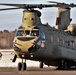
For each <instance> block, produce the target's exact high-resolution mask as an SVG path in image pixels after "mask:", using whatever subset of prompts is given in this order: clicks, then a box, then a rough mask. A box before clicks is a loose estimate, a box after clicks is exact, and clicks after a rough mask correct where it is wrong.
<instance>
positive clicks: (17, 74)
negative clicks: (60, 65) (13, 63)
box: [0, 67, 76, 75]
mask: <svg viewBox="0 0 76 75" xmlns="http://www.w3.org/2000/svg"><path fill="white" fill-rule="evenodd" d="M0 75H76V70H66V71H63V70H62V71H61V70H55V69H54V68H48V67H46V68H43V69H40V68H37V67H29V68H27V71H18V70H17V68H16V67H0Z"/></svg>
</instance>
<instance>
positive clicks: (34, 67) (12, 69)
mask: <svg viewBox="0 0 76 75" xmlns="http://www.w3.org/2000/svg"><path fill="white" fill-rule="evenodd" d="M0 52H1V53H2V55H3V56H2V58H1V59H0V75H76V70H66V71H64V70H62V71H61V70H56V67H47V66H44V68H43V69H40V68H39V62H35V61H30V60H27V61H26V63H27V71H18V69H17V64H18V62H20V61H21V59H20V60H19V59H17V61H16V62H15V63H12V61H11V59H12V57H13V50H0Z"/></svg>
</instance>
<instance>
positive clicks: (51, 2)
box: [48, 1, 61, 3]
mask: <svg viewBox="0 0 76 75" xmlns="http://www.w3.org/2000/svg"><path fill="white" fill-rule="evenodd" d="M48 2H49V3H61V2H56V1H48Z"/></svg>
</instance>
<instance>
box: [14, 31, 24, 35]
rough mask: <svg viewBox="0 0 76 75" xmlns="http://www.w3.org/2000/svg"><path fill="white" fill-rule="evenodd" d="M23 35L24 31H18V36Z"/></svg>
mask: <svg viewBox="0 0 76 75" xmlns="http://www.w3.org/2000/svg"><path fill="white" fill-rule="evenodd" d="M23 34H24V30H18V31H17V32H16V36H23Z"/></svg>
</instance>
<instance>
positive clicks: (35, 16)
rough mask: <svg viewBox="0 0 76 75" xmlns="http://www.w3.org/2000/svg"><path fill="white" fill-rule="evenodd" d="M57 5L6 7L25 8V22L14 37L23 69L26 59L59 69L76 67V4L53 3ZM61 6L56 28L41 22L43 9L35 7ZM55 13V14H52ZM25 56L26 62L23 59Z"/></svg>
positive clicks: (15, 47)
mask: <svg viewBox="0 0 76 75" xmlns="http://www.w3.org/2000/svg"><path fill="white" fill-rule="evenodd" d="M49 2H51V3H53V4H4V3H0V5H6V6H15V7H16V8H4V9H0V11H2V10H11V9H24V11H23V18H22V25H21V26H20V27H19V28H18V29H17V32H16V36H15V38H14V52H15V56H14V58H13V62H15V61H16V59H17V58H21V59H22V62H19V63H18V69H19V70H22V69H23V70H26V68H27V65H26V60H34V61H40V68H43V65H44V64H46V65H48V66H57V67H58V69H61V70H63V69H65V70H66V69H69V68H70V67H71V66H76V25H75V24H74V25H70V22H71V18H70V9H71V7H76V5H75V4H66V3H59V2H52V1H49ZM46 7H58V13H57V18H56V25H55V27H51V26H50V25H44V24H42V23H41V20H40V16H41V12H40V11H38V10H35V8H39V9H42V8H46ZM50 15H51V14H50ZM24 59H25V62H24V61H23V60H24Z"/></svg>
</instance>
